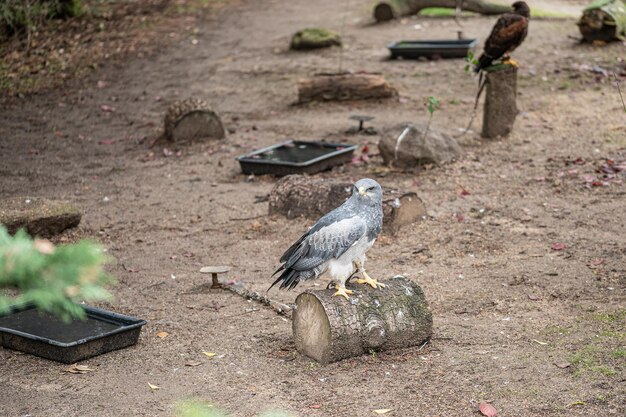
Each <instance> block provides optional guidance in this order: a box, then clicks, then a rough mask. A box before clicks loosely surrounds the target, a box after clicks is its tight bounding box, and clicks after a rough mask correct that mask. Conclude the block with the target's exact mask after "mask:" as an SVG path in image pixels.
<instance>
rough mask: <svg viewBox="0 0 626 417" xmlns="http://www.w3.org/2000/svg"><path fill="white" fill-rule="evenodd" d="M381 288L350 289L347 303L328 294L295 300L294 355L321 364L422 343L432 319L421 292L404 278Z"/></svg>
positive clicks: (314, 292) (310, 293) (312, 292)
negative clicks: (350, 294) (351, 291)
mask: <svg viewBox="0 0 626 417" xmlns="http://www.w3.org/2000/svg"><path fill="white" fill-rule="evenodd" d="M384 284H385V285H386V287H385V288H383V289H374V288H372V287H370V286H369V285H353V286H351V289H353V290H354V294H353V295H352V296H351V297H352V298H351V300H352V302H350V301H348V300H346V299H345V298H343V297H336V296H333V293H334V290H330V289H329V290H307V291H306V292H304V293H302V294H300V295H299V296H298V297H297V298H296V308H295V310H294V312H293V324H292V328H293V337H294V340H295V344H296V348H297V349H298V351H299V352H300V353H302V354H304V355H306V356H308V357H310V358H312V359H314V360H316V361H318V362H320V363H323V364H327V363H331V362H336V361H339V360H341V359H345V358H350V357H354V356H360V355H363V354H367V353H369V352H371V351H372V350H373V351H382V350H391V349H400V348H408V347H412V346H419V345H422V344H423V343H424V342H426V341H428V340H429V339H430V337H431V335H432V323H433V319H432V314H431V312H430V310H429V309H428V303H427V302H426V298H425V296H424V293H423V291H422V289H421V288H420V287H419V286H418V285H417V284H415V283H414V282H411V281H409V280H408V279H405V278H396V279H391V280H387V281H384ZM357 287H358V288H357Z"/></svg>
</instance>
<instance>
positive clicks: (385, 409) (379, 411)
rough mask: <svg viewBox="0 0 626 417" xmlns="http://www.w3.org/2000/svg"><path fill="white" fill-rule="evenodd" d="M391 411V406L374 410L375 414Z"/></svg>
mask: <svg viewBox="0 0 626 417" xmlns="http://www.w3.org/2000/svg"><path fill="white" fill-rule="evenodd" d="M390 411H391V408H380V409H378V410H374V412H375V413H376V414H387V413H388V412H390Z"/></svg>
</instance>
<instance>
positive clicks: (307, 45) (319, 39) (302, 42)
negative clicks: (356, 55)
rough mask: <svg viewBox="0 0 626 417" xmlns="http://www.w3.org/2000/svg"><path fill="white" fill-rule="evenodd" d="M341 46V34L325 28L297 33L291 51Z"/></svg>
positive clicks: (309, 29)
mask: <svg viewBox="0 0 626 417" xmlns="http://www.w3.org/2000/svg"><path fill="white" fill-rule="evenodd" d="M333 45H336V46H341V38H340V37H339V34H338V33H336V32H333V31H332V30H328V29H323V28H306V29H303V30H300V31H298V32H296V33H295V34H294V35H293V37H292V38H291V46H290V47H291V49H295V50H303V49H304V50H306V49H318V48H327V47H329V46H333Z"/></svg>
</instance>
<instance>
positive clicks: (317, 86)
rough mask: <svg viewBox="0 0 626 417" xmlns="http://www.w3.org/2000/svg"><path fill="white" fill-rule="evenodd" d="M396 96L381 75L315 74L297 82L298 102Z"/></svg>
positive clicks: (396, 92) (394, 90)
mask: <svg viewBox="0 0 626 417" xmlns="http://www.w3.org/2000/svg"><path fill="white" fill-rule="evenodd" d="M397 96H398V91H397V90H396V89H395V88H394V87H392V86H391V85H390V84H389V83H388V82H387V81H386V80H385V78H384V77H383V76H382V75H381V74H375V73H364V74H352V73H347V72H346V73H339V74H315V75H314V76H313V77H312V78H305V79H301V80H299V81H298V102H299V103H306V102H309V101H315V100H317V101H344V100H370V99H387V98H393V97H397Z"/></svg>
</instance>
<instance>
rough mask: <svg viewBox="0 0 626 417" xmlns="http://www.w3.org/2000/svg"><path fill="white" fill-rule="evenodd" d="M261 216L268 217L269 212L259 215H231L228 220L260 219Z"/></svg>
mask: <svg viewBox="0 0 626 417" xmlns="http://www.w3.org/2000/svg"><path fill="white" fill-rule="evenodd" d="M261 217H267V214H259V215H258V216H252V217H231V218H229V219H228V220H230V221H233V222H235V221H243V220H254V219H260V218H261Z"/></svg>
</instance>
